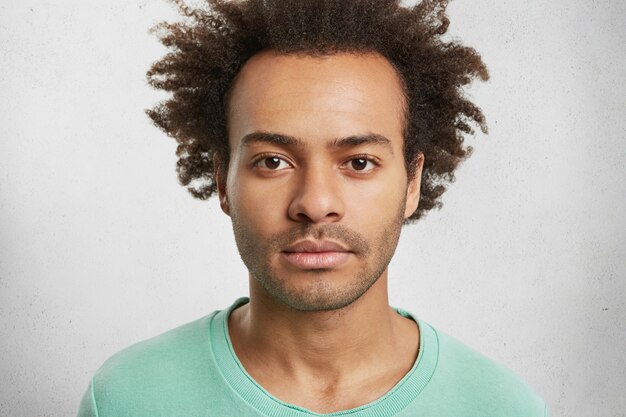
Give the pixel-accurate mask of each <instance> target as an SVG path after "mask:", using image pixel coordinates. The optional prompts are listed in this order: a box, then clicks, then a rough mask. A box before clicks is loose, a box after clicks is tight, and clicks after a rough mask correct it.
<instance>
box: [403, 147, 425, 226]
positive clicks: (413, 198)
mask: <svg viewBox="0 0 626 417" xmlns="http://www.w3.org/2000/svg"><path fill="white" fill-rule="evenodd" d="M415 165H416V169H415V175H413V177H412V178H409V183H408V184H407V188H406V207H405V209H404V218H405V219H408V218H409V217H410V216H411V215H412V214H413V213H415V210H417V205H418V204H419V202H420V185H421V184H422V168H423V167H424V154H423V153H421V152H420V153H419V154H418V155H417V157H416V159H415Z"/></svg>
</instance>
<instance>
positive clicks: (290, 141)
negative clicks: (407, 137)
mask: <svg viewBox="0 0 626 417" xmlns="http://www.w3.org/2000/svg"><path fill="white" fill-rule="evenodd" d="M259 142H261V143H269V144H273V145H282V146H288V147H294V148H304V147H305V142H304V141H303V140H302V139H300V138H297V137H294V136H289V135H283V134H281V133H273V132H263V131H258V132H252V133H248V134H247V135H245V136H244V137H243V138H242V139H241V143H240V144H239V146H240V147H246V146H250V145H252V144H254V143H259ZM361 145H382V146H384V147H385V148H387V149H388V150H389V152H391V154H392V155H393V146H391V141H390V140H389V139H387V138H386V137H384V136H383V135H379V134H376V133H367V134H363V135H354V136H347V137H345V138H336V139H333V140H332V141H330V142H329V143H328V144H327V145H326V147H327V148H350V147H354V146H361Z"/></svg>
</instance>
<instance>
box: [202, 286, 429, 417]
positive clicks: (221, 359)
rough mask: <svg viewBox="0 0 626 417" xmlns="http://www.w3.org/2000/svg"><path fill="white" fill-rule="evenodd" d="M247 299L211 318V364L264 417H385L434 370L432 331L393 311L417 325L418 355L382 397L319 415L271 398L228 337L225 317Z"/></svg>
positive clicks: (409, 399)
mask: <svg viewBox="0 0 626 417" xmlns="http://www.w3.org/2000/svg"><path fill="white" fill-rule="evenodd" d="M248 302H249V298H248V297H241V298H239V299H237V300H236V301H235V302H234V303H233V304H232V305H231V306H230V307H229V308H227V309H225V310H221V311H219V312H218V313H217V314H215V316H213V318H212V320H211V323H210V329H209V337H210V339H211V349H212V351H213V355H214V358H215V363H216V364H217V367H218V368H219V370H220V372H221V373H222V375H223V377H224V379H225V380H226V381H227V383H228V384H229V385H230V386H231V388H232V389H233V390H234V391H235V392H237V393H238V394H239V395H240V396H241V398H242V399H243V400H244V401H245V402H246V403H248V404H249V405H250V406H251V407H252V408H254V409H255V410H258V411H259V412H261V413H262V414H264V415H266V416H268V417H312V416H323V417H337V416H350V417H389V416H393V415H395V414H396V413H398V412H400V411H401V410H402V409H404V408H405V407H406V406H408V405H409V404H410V403H411V402H412V401H413V400H414V399H415V398H417V396H418V395H419V394H420V392H421V391H422V390H423V389H424V387H426V385H427V384H428V382H429V381H430V378H431V377H432V375H433V373H434V371H435V368H436V366H437V359H438V356H439V343H438V340H437V334H436V333H435V331H434V329H433V328H432V327H431V326H429V325H428V324H427V323H424V322H423V321H421V320H418V319H417V318H415V317H414V316H413V315H411V314H410V313H409V312H407V311H406V310H403V309H400V308H396V307H394V310H395V311H396V312H397V313H398V314H400V315H401V316H404V317H407V318H409V319H412V320H413V321H415V322H416V323H417V326H418V328H419V332H420V341H419V352H418V356H417V359H416V360H415V363H414V364H413V367H412V368H411V370H410V371H409V372H408V373H407V374H406V375H405V376H404V377H403V378H402V379H401V380H400V381H398V383H397V384H396V385H395V386H394V387H393V388H391V390H389V391H388V392H387V393H386V394H384V395H383V396H382V397H380V398H378V399H376V400H374V401H372V402H369V403H367V404H364V405H361V406H358V407H355V408H351V409H349V410H342V411H337V412H334V413H327V414H320V413H316V412H314V411H311V410H308V409H306V408H303V407H299V406H297V405H293V404H289V403H286V402H284V401H281V400H280V399H278V398H276V397H274V396H273V395H272V394H270V393H269V392H267V391H266V390H265V389H264V388H263V387H262V386H261V385H259V384H258V383H257V382H256V381H255V380H254V379H253V378H252V377H251V376H250V374H248V372H247V371H246V370H245V368H244V367H243V365H242V364H241V362H240V361H239V358H237V355H236V354H235V350H234V348H233V345H232V342H231V340H230V335H229V333H228V317H229V316H230V313H231V312H232V311H233V310H235V309H236V308H238V307H240V306H242V305H244V304H247V303H248Z"/></svg>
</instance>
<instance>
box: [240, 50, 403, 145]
mask: <svg viewBox="0 0 626 417" xmlns="http://www.w3.org/2000/svg"><path fill="white" fill-rule="evenodd" d="M405 105H406V104H405V98H404V94H403V88H402V83H401V81H400V78H399V76H398V74H397V72H396V70H395V68H394V67H393V66H392V65H391V64H390V63H389V61H387V60H386V59H385V58H383V57H382V56H381V55H378V54H375V53H368V54H352V53H338V54H333V55H327V56H322V57H317V56H316V57H313V56H308V55H295V54H289V55H284V54H278V53H276V52H273V51H265V52H262V53H259V54H257V55H255V56H253V57H252V58H251V59H250V60H249V61H248V62H247V63H246V64H245V65H244V67H243V68H242V70H241V71H240V73H239V74H238V76H237V78H236V80H235V82H234V85H233V89H232V92H231V94H230V101H229V107H228V127H229V140H230V145H231V149H235V148H236V147H237V145H238V143H239V141H240V140H241V138H242V137H244V136H245V135H247V134H250V133H253V132H255V131H265V132H275V133H281V134H287V135H291V136H295V137H299V138H304V139H305V140H306V141H312V142H315V141H316V140H319V141H322V140H328V139H334V138H338V137H347V136H353V135H360V134H378V135H382V136H385V137H387V138H389V139H391V140H392V141H399V145H400V146H401V145H402V143H401V142H402V133H403V129H404V112H405V110H404V109H405Z"/></svg>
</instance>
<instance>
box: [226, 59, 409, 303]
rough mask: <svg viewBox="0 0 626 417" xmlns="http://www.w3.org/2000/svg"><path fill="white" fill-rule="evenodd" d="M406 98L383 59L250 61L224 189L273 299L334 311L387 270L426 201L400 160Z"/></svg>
mask: <svg viewBox="0 0 626 417" xmlns="http://www.w3.org/2000/svg"><path fill="white" fill-rule="evenodd" d="M404 105H405V101H404V96H403V93H402V87H401V84H400V81H399V78H398V75H397V74H396V72H395V70H394V69H393V67H392V66H391V64H390V63H389V62H388V61H386V60H385V59H384V58H382V57H381V56H379V55H375V54H359V55H354V54H336V55H330V56H325V57H321V58H320V57H310V56H301V55H279V54H277V53H274V52H263V53H260V54H258V55H255V56H254V57H252V58H251V59H250V60H249V61H248V62H247V63H246V64H245V66H244V67H243V69H242V70H241V72H240V73H239V75H238V78H237V80H236V82H235V85H234V88H233V91H232V94H231V99H230V105H229V120H228V126H229V144H230V148H231V158H230V164H229V167H228V173H227V178H226V179H225V180H224V179H223V178H220V177H219V176H218V188H219V191H220V201H221V206H222V209H223V210H224V211H225V212H226V213H227V214H228V215H230V217H231V219H232V222H233V229H234V233H235V239H236V242H237V247H238V249H239V252H240V254H241V258H242V259H243V261H244V263H245V265H246V267H247V268H248V270H249V272H250V274H251V277H253V278H255V279H256V280H258V282H259V283H260V284H261V286H262V287H263V288H264V289H265V291H266V292H267V293H268V294H269V295H270V296H271V297H273V298H274V299H276V300H280V301H281V302H283V303H285V304H286V305H288V306H290V307H292V308H294V309H297V310H306V311H318V310H332V309H338V308H341V307H344V306H347V305H349V304H351V303H352V302H353V301H355V300H356V299H358V298H359V297H360V296H361V295H363V294H364V293H365V292H366V291H367V290H368V289H369V288H370V287H371V286H372V284H374V283H375V282H376V280H377V279H379V278H380V277H381V276H382V275H385V274H386V272H387V265H388V264H389V261H390V260H391V257H392V255H393V253H394V251H395V248H396V245H397V243H398V238H399V236H400V229H401V226H402V222H403V220H404V219H405V218H406V217H408V216H410V215H411V214H412V213H413V212H414V210H415V209H416V207H417V203H418V199H419V173H418V175H417V176H416V177H415V178H413V179H411V181H408V179H407V174H406V170H405V166H404V156H403V137H402V134H403V127H404V121H403V115H404ZM419 167H420V169H421V159H420V161H419Z"/></svg>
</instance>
